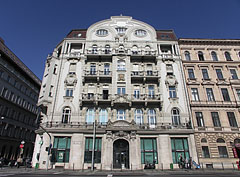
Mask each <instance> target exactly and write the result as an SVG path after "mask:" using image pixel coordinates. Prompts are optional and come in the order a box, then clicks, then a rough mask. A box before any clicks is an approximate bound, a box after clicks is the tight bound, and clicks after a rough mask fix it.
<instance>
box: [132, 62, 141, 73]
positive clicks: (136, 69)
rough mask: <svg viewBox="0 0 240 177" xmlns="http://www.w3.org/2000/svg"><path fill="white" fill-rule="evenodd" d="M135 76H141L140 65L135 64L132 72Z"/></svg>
mask: <svg viewBox="0 0 240 177" xmlns="http://www.w3.org/2000/svg"><path fill="white" fill-rule="evenodd" d="M132 73H133V75H134V76H137V75H139V65H138V64H133V71H132Z"/></svg>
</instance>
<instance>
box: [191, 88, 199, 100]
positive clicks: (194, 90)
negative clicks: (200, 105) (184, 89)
mask: <svg viewBox="0 0 240 177" xmlns="http://www.w3.org/2000/svg"><path fill="white" fill-rule="evenodd" d="M191 92H192V101H199V95H198V89H197V88H191Z"/></svg>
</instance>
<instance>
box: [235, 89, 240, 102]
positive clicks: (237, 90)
mask: <svg viewBox="0 0 240 177" xmlns="http://www.w3.org/2000/svg"><path fill="white" fill-rule="evenodd" d="M236 92H237V96H238V101H240V89H236Z"/></svg>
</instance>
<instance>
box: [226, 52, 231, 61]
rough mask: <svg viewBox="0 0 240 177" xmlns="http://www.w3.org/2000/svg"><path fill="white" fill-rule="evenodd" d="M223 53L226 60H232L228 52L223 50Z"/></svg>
mask: <svg viewBox="0 0 240 177" xmlns="http://www.w3.org/2000/svg"><path fill="white" fill-rule="evenodd" d="M224 55H225V58H226V60H227V61H232V58H231V55H230V53H229V52H225V53H224Z"/></svg>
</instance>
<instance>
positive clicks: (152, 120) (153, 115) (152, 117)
mask: <svg viewBox="0 0 240 177" xmlns="http://www.w3.org/2000/svg"><path fill="white" fill-rule="evenodd" d="M148 123H149V125H150V126H151V125H155V124H156V111H155V110H154V109H149V110H148Z"/></svg>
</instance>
